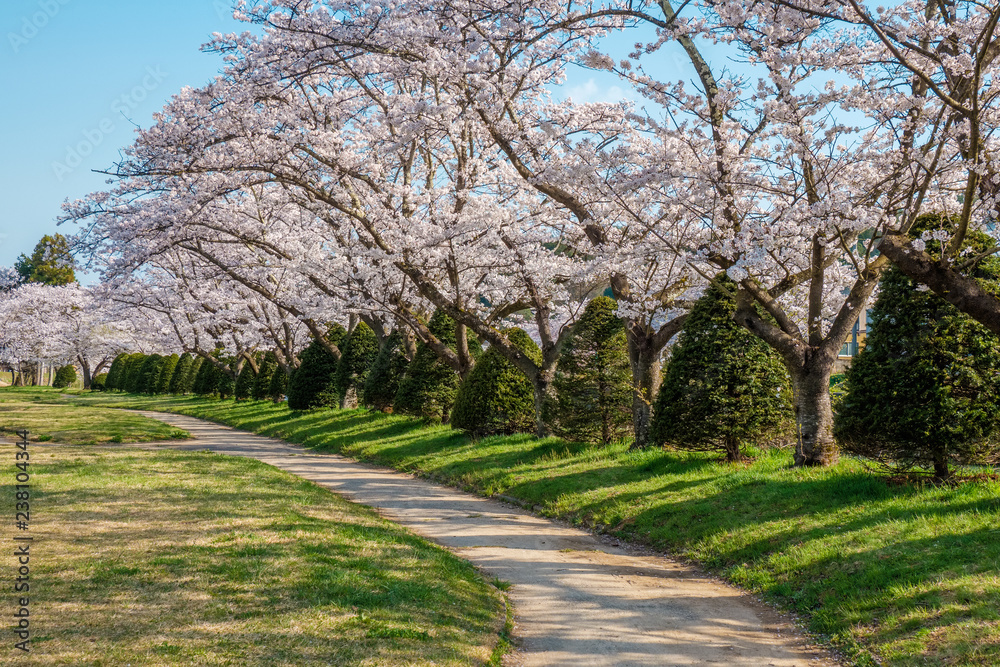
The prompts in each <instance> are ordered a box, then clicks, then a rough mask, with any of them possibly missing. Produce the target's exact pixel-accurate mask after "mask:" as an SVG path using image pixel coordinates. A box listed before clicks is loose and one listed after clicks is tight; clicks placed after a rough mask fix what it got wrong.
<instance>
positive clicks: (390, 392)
mask: <svg viewBox="0 0 1000 667" xmlns="http://www.w3.org/2000/svg"><path fill="white" fill-rule="evenodd" d="M409 364H410V360H409V359H407V358H406V354H405V353H404V350H403V336H402V335H401V334H400V333H399V331H393V332H392V333H391V334H389V336H388V337H386V339H385V340H384V341H383V342H382V349H380V350H379V353H378V356H377V357H375V361H374V362H373V363H372V367H371V369H370V370H369V371H368V377H367V378H366V379H365V386H364V391H363V396H362V399H363V402H364V404H365V405H367V406H368V407H370V408H375V409H376V410H388V409H389V408H391V407H392V402H393V400H394V399H395V398H396V392H397V391H399V383H400V382H401V381H402V379H403V375H404V373H406V367H407V366H409Z"/></svg>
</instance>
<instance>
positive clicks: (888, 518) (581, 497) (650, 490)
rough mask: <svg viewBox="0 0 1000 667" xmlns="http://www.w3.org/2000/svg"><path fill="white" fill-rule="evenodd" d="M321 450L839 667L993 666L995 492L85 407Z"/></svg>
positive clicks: (998, 632) (320, 423)
mask: <svg viewBox="0 0 1000 667" xmlns="http://www.w3.org/2000/svg"><path fill="white" fill-rule="evenodd" d="M75 400H78V401H80V402H84V403H87V404H102V405H109V404H116V405H121V406H123V407H124V406H128V407H143V408H147V409H155V410H165V411H173V412H179V413H183V414H189V415H192V416H196V417H202V418H205V419H211V420H214V421H217V422H221V423H225V424H229V425H231V426H234V427H237V428H242V429H246V430H249V431H253V432H256V433H261V434H265V435H269V436H274V437H279V438H283V439H285V440H288V441H290V442H297V443H302V444H305V445H307V446H310V447H313V448H316V449H317V450H321V451H335V452H339V453H343V454H346V455H348V456H352V457H355V458H358V459H363V460H367V461H373V462H378V463H382V464H385V465H389V466H393V467H395V468H398V469H401V470H409V471H414V472H419V473H420V474H423V475H426V476H429V477H432V478H434V479H437V480H441V481H444V482H446V483H449V484H453V485H455V486H459V487H462V488H465V489H469V490H473V491H476V492H478V493H482V494H486V495H491V494H505V495H508V496H513V497H516V498H519V499H521V500H522V501H524V502H526V503H530V504H532V505H537V506H539V507H540V509H539V511H540V513H542V514H544V515H548V516H555V517H562V518H566V519H569V520H570V521H573V522H575V523H578V524H583V525H587V526H593V527H597V528H598V529H599V530H602V531H605V532H608V533H611V534H614V535H617V536H620V537H623V538H627V539H631V540H636V541H639V542H642V543H645V544H648V545H651V546H653V547H656V548H660V549H664V550H667V551H670V552H672V553H673V554H676V555H678V556H680V557H682V558H685V559H689V560H691V561H694V562H697V563H700V564H702V565H704V566H705V567H707V568H709V569H710V570H712V571H713V572H716V573H719V574H721V575H722V576H723V577H725V578H726V579H728V580H729V581H732V582H734V583H735V584H737V585H739V586H742V587H744V588H746V589H749V590H752V591H755V592H757V593H760V594H761V595H762V596H763V597H765V598H766V599H768V600H770V601H772V602H774V603H776V604H778V605H779V606H781V607H783V608H785V609H789V610H793V611H796V612H798V613H800V614H801V615H802V616H803V618H805V619H806V621H807V623H808V625H809V627H810V629H811V630H812V631H814V632H816V633H818V634H819V635H822V636H825V637H827V638H829V639H831V640H832V641H833V642H834V644H835V645H838V646H839V647H840V648H841V649H842V650H844V651H845V652H846V653H847V655H848V656H849V658H850V661H851V662H853V663H855V664H873V662H874V661H875V660H878V661H879V662H880V663H881V664H886V665H900V666H902V665H996V664H1000V484H998V483H996V482H978V483H970V484H965V485H962V486H959V487H958V488H934V487H925V488H913V487H908V486H903V487H899V486H896V487H893V486H889V485H887V484H886V482H885V481H883V480H882V479H879V478H878V477H876V476H874V475H872V474H870V473H868V472H866V471H865V470H864V469H863V468H862V466H861V465H860V464H859V463H858V462H856V461H852V460H844V461H842V462H841V463H840V464H838V465H836V466H834V467H831V468H825V469H805V470H803V469H794V468H791V467H790V463H791V455H790V453H789V452H782V451H775V452H761V453H760V456H759V457H758V458H757V460H756V461H755V462H753V463H752V464H750V465H745V466H743V465H739V466H727V465H720V464H718V463H716V462H714V461H713V460H712V457H710V456H707V455H701V454H685V453H677V452H665V451H659V450H653V451H643V452H631V451H628V450H627V448H625V447H624V446H612V447H596V446H587V445H580V444H572V443H566V442H563V441H560V440H557V439H548V440H542V441H538V440H535V439H533V438H532V437H530V436H513V437H502V438H487V439H484V440H482V441H479V442H472V441H470V440H469V439H467V438H466V437H464V436H463V435H461V434H459V433H456V432H454V431H452V430H451V429H449V428H448V427H441V426H425V425H423V424H421V423H420V422H418V421H416V420H413V419H409V418H405V417H400V416H394V415H383V414H378V413H369V412H367V411H364V410H353V411H337V410H326V411H319V412H313V413H292V412H289V411H288V410H287V408H285V407H284V406H276V405H273V404H270V403H266V402H263V403H255V402H247V403H242V404H236V403H234V402H233V401H218V400H211V399H203V398H195V397H130V396H121V395H118V396H115V395H96V394H92V395H86V396H81V397H79V398H78V399H75Z"/></svg>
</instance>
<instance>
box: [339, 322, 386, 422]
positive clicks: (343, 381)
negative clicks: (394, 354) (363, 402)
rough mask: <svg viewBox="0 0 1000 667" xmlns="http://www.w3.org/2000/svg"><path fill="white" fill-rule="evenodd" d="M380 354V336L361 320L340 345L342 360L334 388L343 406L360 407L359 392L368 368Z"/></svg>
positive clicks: (366, 376)
mask: <svg viewBox="0 0 1000 667" xmlns="http://www.w3.org/2000/svg"><path fill="white" fill-rule="evenodd" d="M377 356H378V338H377V337H376V336H375V332H374V331H372V330H371V327H369V326H368V325H367V324H365V323H364V322H359V323H358V325H357V326H356V327H354V331H352V332H351V333H350V334H348V335H347V336H346V337H345V338H344V341H343V343H342V344H341V346H340V360H339V361H338V362H337V370H336V372H335V373H334V382H333V384H334V390H335V391H336V393H337V396H338V398H339V400H340V407H342V408H356V407H358V393H359V392H360V391H361V390H362V388H363V387H364V384H365V380H366V379H367V378H368V370H369V369H370V368H371V366H372V364H373V363H374V362H375V357H377Z"/></svg>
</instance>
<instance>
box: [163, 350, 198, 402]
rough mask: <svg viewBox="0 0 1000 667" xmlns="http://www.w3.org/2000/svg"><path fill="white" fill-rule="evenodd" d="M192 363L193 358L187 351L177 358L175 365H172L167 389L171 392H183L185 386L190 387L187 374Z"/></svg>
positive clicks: (189, 372)
mask: <svg viewBox="0 0 1000 667" xmlns="http://www.w3.org/2000/svg"><path fill="white" fill-rule="evenodd" d="M193 363H194V359H192V358H191V355H190V354H188V353H187V352H185V353H184V354H182V355H181V356H180V358H179V359H178V360H177V366H175V367H174V373H173V375H172V376H171V377H170V386H169V387H168V389H167V390H168V391H169V392H170V393H171V394H183V393H185V392H184V388H185V387H188V388H190V385H189V383H188V376H189V375H190V374H191V366H192V364H193Z"/></svg>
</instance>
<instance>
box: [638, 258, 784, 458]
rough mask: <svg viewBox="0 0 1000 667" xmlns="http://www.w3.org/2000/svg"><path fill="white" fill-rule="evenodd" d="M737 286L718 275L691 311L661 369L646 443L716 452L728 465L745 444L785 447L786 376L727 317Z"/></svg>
mask: <svg viewBox="0 0 1000 667" xmlns="http://www.w3.org/2000/svg"><path fill="white" fill-rule="evenodd" d="M735 311H736V283H734V282H732V281H731V280H730V279H729V278H727V277H725V274H721V275H720V276H718V277H717V278H716V283H715V284H712V285H710V286H709V288H708V290H706V292H705V294H704V296H702V297H701V298H700V299H699V300H698V302H697V303H696V304H695V305H694V307H693V308H692V309H691V313H690V314H689V315H688V318H687V320H686V321H685V322H684V328H683V330H682V331H681V334H680V338H679V340H678V341H677V344H676V345H675V346H674V348H673V350H672V352H671V356H670V361H669V363H668V364H667V367H666V369H665V372H664V377H663V384H662V385H661V387H660V393H659V394H658V396H657V399H656V404H655V405H654V409H653V423H652V426H651V428H650V441H651V442H652V443H653V444H656V445H668V446H670V447H673V448H676V449H685V450H694V451H717V452H721V453H723V454H725V456H726V458H727V459H728V460H730V461H737V460H741V459H743V458H745V452H746V447H747V446H748V445H779V444H787V443H789V442H790V438H791V435H792V433H793V432H794V415H793V411H792V402H791V400H792V395H791V379H790V378H789V377H788V371H786V370H785V366H784V364H783V363H782V361H781V359H780V357H778V355H777V353H776V352H774V351H773V350H772V349H771V347H770V346H769V345H768V344H767V343H765V342H764V341H763V340H761V339H760V338H759V337H757V336H754V335H753V334H752V333H750V332H749V331H747V330H746V329H744V328H743V327H741V326H740V325H739V324H737V323H736V321H735V320H733V313H734V312H735Z"/></svg>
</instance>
